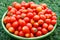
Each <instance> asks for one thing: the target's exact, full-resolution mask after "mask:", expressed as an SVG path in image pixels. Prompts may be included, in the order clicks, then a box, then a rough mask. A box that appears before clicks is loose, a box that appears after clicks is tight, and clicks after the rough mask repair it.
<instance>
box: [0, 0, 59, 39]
mask: <svg viewBox="0 0 60 40" xmlns="http://www.w3.org/2000/svg"><path fill="white" fill-rule="evenodd" d="M14 1H17V2H21V1H22V0H0V40H15V39H14V38H11V37H9V36H8V35H7V34H6V33H5V31H4V30H3V28H2V25H1V18H2V15H3V14H4V12H5V11H6V10H7V6H9V5H11V3H12V2H14ZM28 1H31V0H26V2H28ZM32 1H33V2H35V3H37V4H39V3H46V4H47V5H48V7H49V8H50V9H52V10H53V11H54V12H56V14H57V16H58V25H57V28H56V30H55V31H54V33H53V34H52V35H50V36H48V37H46V38H44V39H42V40H60V0H32Z"/></svg>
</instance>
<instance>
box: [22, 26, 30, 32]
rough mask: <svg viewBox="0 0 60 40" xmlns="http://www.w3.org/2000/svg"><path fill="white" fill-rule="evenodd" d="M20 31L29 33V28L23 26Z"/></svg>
mask: <svg viewBox="0 0 60 40" xmlns="http://www.w3.org/2000/svg"><path fill="white" fill-rule="evenodd" d="M22 31H23V32H24V33H30V30H29V27H27V26H23V28H22Z"/></svg>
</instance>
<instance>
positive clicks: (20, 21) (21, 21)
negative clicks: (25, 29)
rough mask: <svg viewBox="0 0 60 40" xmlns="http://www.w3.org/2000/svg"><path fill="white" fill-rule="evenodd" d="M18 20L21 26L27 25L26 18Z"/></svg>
mask: <svg viewBox="0 0 60 40" xmlns="http://www.w3.org/2000/svg"><path fill="white" fill-rule="evenodd" d="M18 22H19V25H20V26H25V25H26V22H25V21H24V20H21V19H19V21H18Z"/></svg>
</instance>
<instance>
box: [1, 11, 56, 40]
mask: <svg viewBox="0 0 60 40" xmlns="http://www.w3.org/2000/svg"><path fill="white" fill-rule="evenodd" d="M6 13H7V11H6V12H5V13H4V15H3V17H2V26H3V29H4V30H5V31H6V33H7V34H9V35H10V36H12V37H14V38H16V39H22V40H33V39H34V40H36V39H42V38H44V37H46V36H48V35H50V34H51V33H53V31H54V30H55V28H56V26H57V23H56V24H55V26H54V28H53V30H52V31H50V32H48V33H47V34H45V35H42V36H39V37H33V38H24V37H20V36H16V35H14V34H12V33H10V32H9V31H8V30H7V29H6V27H5V25H4V22H3V19H4V17H5V15H6Z"/></svg>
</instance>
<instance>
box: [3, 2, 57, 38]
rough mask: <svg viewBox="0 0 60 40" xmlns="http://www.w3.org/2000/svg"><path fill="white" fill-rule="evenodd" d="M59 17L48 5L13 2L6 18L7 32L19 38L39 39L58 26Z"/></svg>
mask: <svg viewBox="0 0 60 40" xmlns="http://www.w3.org/2000/svg"><path fill="white" fill-rule="evenodd" d="M56 20H57V16H56V13H54V12H53V11H52V10H51V9H49V8H48V7H47V5H46V4H44V3H43V4H35V3H34V2H28V3H26V2H24V1H22V2H21V3H17V2H13V3H12V6H8V12H7V14H6V16H5V17H4V24H5V26H6V28H7V30H8V31H9V32H11V33H13V34H15V35H17V36H22V37H27V38H30V37H37V36H42V35H45V34H47V33H48V32H50V31H51V30H52V29H53V28H54V25H55V24H56Z"/></svg>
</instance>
